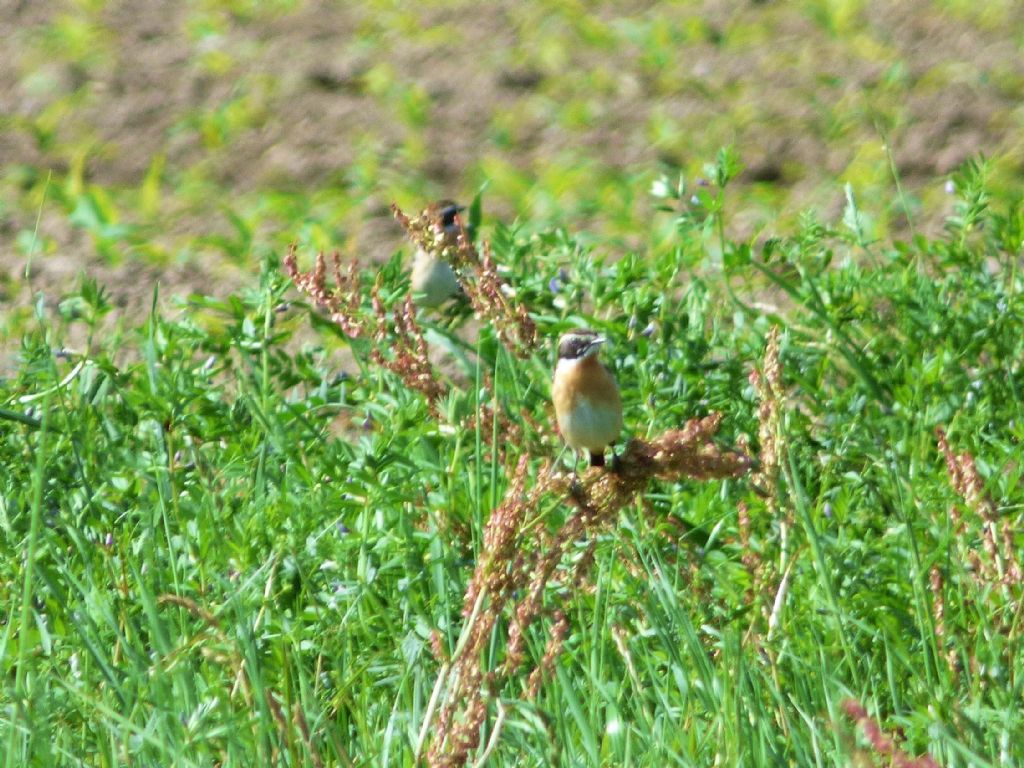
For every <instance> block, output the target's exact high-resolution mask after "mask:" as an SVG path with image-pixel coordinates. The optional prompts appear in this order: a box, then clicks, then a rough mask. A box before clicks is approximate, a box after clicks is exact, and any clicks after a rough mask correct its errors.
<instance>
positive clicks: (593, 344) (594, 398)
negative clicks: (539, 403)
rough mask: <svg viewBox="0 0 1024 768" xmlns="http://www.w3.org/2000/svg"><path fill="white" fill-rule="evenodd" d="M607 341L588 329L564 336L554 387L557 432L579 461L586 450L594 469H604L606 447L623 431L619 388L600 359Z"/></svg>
mask: <svg viewBox="0 0 1024 768" xmlns="http://www.w3.org/2000/svg"><path fill="white" fill-rule="evenodd" d="M606 341H607V339H606V338H605V337H604V336H601V335H600V334H598V333H595V332H594V331H590V330H586V329H577V330H574V331H569V332H568V333H564V334H562V337H561V338H560V339H559V340H558V363H557V364H556V365H555V376H554V381H553V382H552V386H551V399H552V400H553V401H554V404H555V417H556V418H557V420H558V430H559V431H560V432H561V433H562V439H563V440H565V444H566V447H568V448H572V449H573V451H574V452H575V453H576V455H577V460H578V456H579V452H580V451H586V452H587V453H588V454H589V457H590V466H592V467H603V466H604V451H605V448H607V447H608V446H610V445H612V444H614V443H615V441H616V440H617V439H618V437H619V433H620V432H621V431H622V397H621V396H620V395H619V385H618V384H617V383H616V382H615V377H614V376H613V375H612V373H611V371H609V370H608V369H607V368H605V367H604V365H603V364H602V363H601V361H600V360H598V357H597V355H598V351H599V350H600V348H601V345H602V344H604V343H605V342H606ZM575 471H576V462H573V472H574V473H575Z"/></svg>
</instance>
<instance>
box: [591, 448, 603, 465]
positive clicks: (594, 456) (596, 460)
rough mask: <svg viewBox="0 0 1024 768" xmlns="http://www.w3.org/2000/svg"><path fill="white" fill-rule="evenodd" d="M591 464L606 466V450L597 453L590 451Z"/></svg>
mask: <svg viewBox="0 0 1024 768" xmlns="http://www.w3.org/2000/svg"><path fill="white" fill-rule="evenodd" d="M590 466H592V467H603V466H604V451H601V452H600V453H596V452H594V451H591V452H590Z"/></svg>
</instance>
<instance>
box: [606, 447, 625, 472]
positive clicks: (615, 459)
mask: <svg viewBox="0 0 1024 768" xmlns="http://www.w3.org/2000/svg"><path fill="white" fill-rule="evenodd" d="M608 449H609V450H610V451H611V452H612V460H611V465H610V466H609V467H608V468H609V469H610V470H611V471H612V472H618V471H619V464H620V463H621V460H622V457H621V456H619V454H617V453H616V452H615V443H612V444H611V445H609V446H608Z"/></svg>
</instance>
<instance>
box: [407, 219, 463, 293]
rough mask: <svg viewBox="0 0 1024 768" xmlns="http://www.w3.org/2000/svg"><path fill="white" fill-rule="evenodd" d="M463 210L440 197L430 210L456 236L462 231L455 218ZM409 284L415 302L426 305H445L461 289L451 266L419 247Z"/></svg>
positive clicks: (447, 230) (413, 260)
mask: <svg viewBox="0 0 1024 768" xmlns="http://www.w3.org/2000/svg"><path fill="white" fill-rule="evenodd" d="M463 210H465V209H464V208H463V207H462V206H461V205H456V204H455V203H453V202H452V201H451V200H441V201H439V202H436V203H433V204H432V205H430V206H429V207H428V209H427V213H428V214H429V215H435V216H437V218H438V220H439V222H440V224H441V226H442V227H443V228H444V231H445V234H446V235H451V236H452V237H453V238H454V236H455V235H456V234H457V233H458V231H459V226H458V223H457V222H456V221H455V218H456V216H458V214H459V212H460V211H463ZM409 284H410V287H411V288H412V291H413V296H414V298H415V300H416V303H417V304H419V305H420V306H423V307H436V306H438V305H440V304H443V303H444V302H445V301H447V300H448V299H450V298H451V297H453V296H455V295H457V294H458V293H459V292H460V291H461V290H462V289H461V287H460V286H459V280H458V278H457V277H456V276H455V270H453V269H452V268H451V265H450V264H449V263H448V262H447V261H445V260H444V259H442V258H440V257H438V256H437V255H435V254H432V253H427V252H426V251H425V250H423V249H422V248H417V249H416V253H415V254H414V255H413V258H412V275H411V276H410V278H409Z"/></svg>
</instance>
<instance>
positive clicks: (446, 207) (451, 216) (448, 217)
mask: <svg viewBox="0 0 1024 768" xmlns="http://www.w3.org/2000/svg"><path fill="white" fill-rule="evenodd" d="M464 210H466V209H465V208H464V207H463V206H461V205H459V204H457V203H455V202H453V201H452V200H441V201H440V202H438V204H437V215H438V217H439V218H440V219H441V226H442V227H444V228H445V229H449V230H450V229H452V228H453V227H454V226H455V217H456V216H458V215H459V213H461V212H462V211H464Z"/></svg>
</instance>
